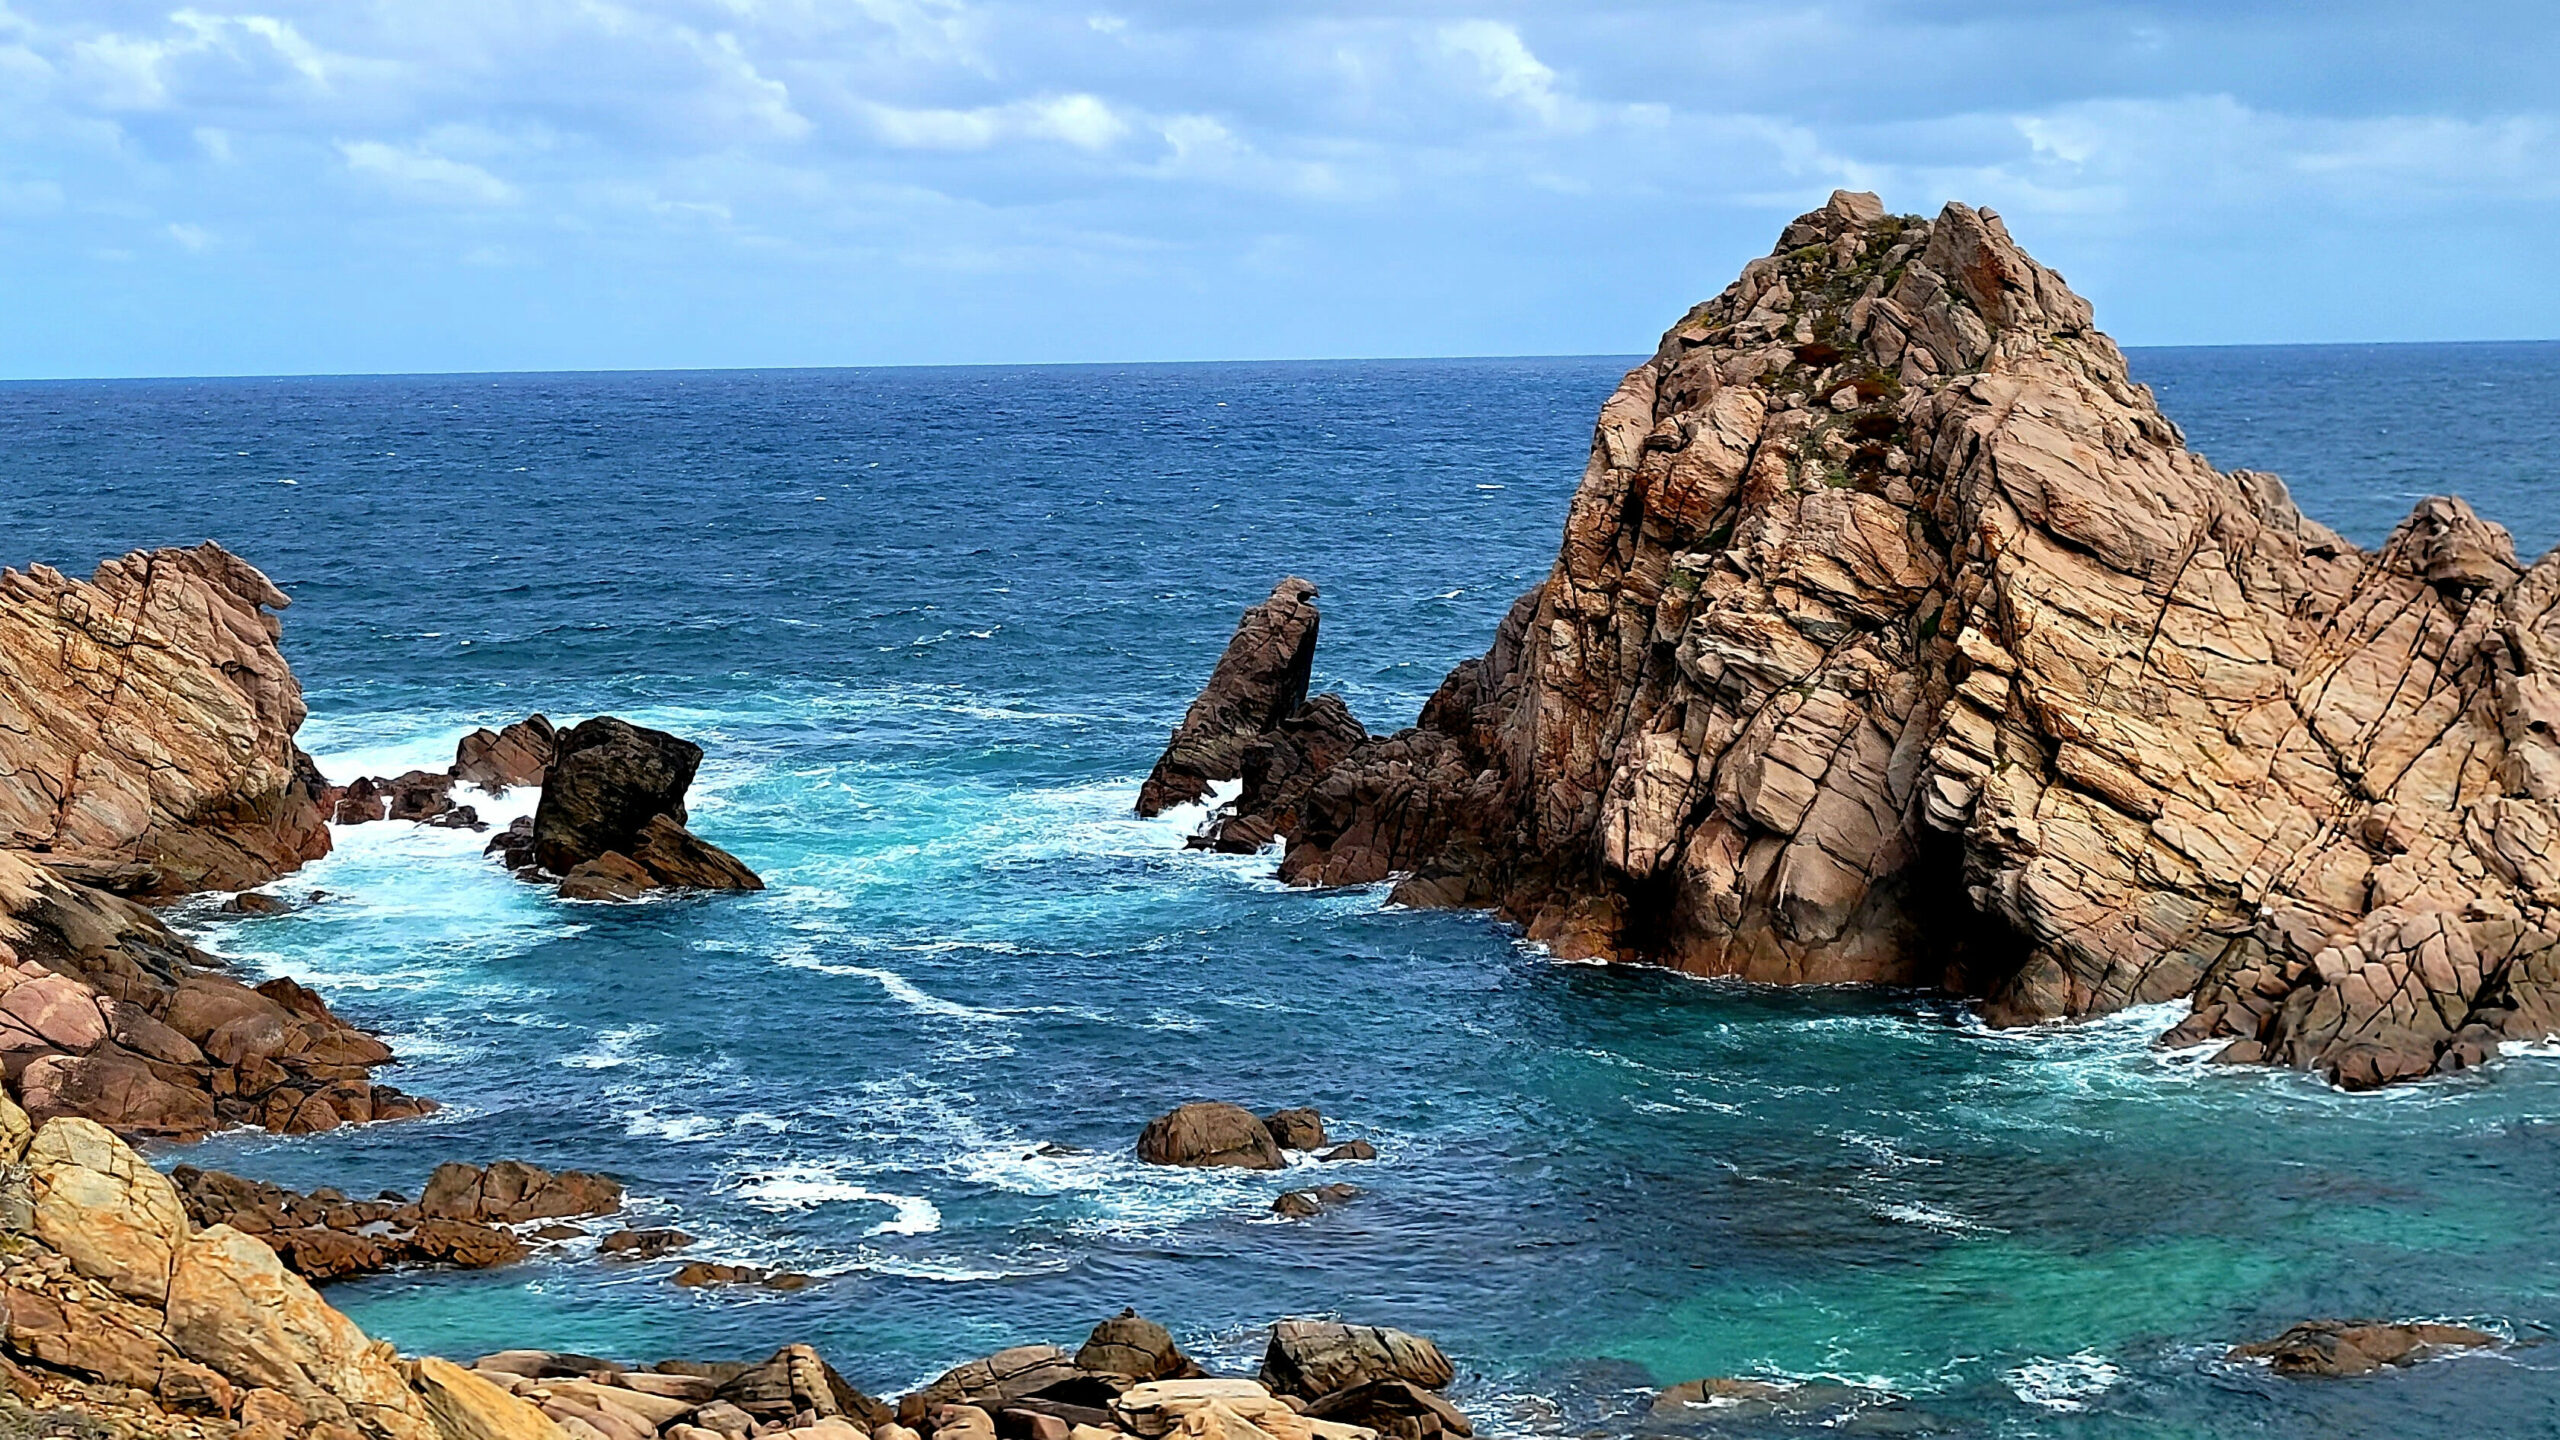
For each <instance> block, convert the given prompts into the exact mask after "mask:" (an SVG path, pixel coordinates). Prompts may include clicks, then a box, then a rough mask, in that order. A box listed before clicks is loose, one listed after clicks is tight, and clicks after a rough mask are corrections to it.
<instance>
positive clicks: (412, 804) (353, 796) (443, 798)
mask: <svg viewBox="0 0 2560 1440" xmlns="http://www.w3.org/2000/svg"><path fill="white" fill-rule="evenodd" d="M332 793H333V794H334V795H335V796H336V798H335V800H334V801H333V802H332V803H331V806H330V813H329V818H330V820H331V822H332V823H335V824H339V825H362V824H364V823H366V822H368V821H373V820H407V821H410V822H412V823H415V824H420V825H441V826H446V827H449V828H452V829H456V830H478V829H482V828H485V827H483V826H482V825H481V823H480V812H479V811H477V810H475V809H473V808H472V807H471V806H468V805H456V804H455V803H453V777H452V776H450V775H439V774H436V773H435V772H434V771H432V770H411V771H409V772H407V773H405V774H402V775H397V776H393V777H391V778H390V779H384V778H382V777H381V776H378V775H368V776H364V777H361V778H359V779H355V780H350V781H348V782H347V784H346V785H345V786H344V787H342V788H340V789H338V790H336V791H334V792H332Z"/></svg>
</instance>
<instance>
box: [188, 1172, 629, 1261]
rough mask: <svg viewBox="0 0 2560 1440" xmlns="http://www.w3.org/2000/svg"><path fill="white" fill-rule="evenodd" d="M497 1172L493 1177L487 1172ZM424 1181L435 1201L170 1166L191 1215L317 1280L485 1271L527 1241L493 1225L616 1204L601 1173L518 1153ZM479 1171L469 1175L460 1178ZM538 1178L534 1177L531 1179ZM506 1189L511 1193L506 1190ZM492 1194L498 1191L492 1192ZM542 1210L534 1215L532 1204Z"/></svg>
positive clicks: (521, 1251)
mask: <svg viewBox="0 0 2560 1440" xmlns="http://www.w3.org/2000/svg"><path fill="white" fill-rule="evenodd" d="M493 1174H494V1175H496V1176H497V1177H498V1178H497V1179H496V1180H494V1181H493V1180H491V1178H490V1176H491V1175H493ZM438 1175H439V1177H440V1178H442V1180H443V1181H444V1183H443V1185H442V1187H441V1188H440V1189H439V1188H437V1187H436V1186H435V1185H434V1183H433V1182H430V1189H431V1190H433V1191H434V1192H435V1193H434V1197H433V1198H434V1200H435V1206H436V1208H435V1209H434V1211H432V1212H431V1211H429V1210H428V1208H427V1206H426V1204H425V1203H424V1202H423V1201H422V1202H420V1203H415V1204H413V1203H410V1202H408V1201H404V1200H402V1199H400V1198H399V1197H398V1196H396V1195H384V1196H382V1197H380V1198H377V1199H373V1200H351V1199H349V1198H348V1197H346V1196H345V1195H342V1194H339V1193H338V1192H336V1191H334V1190H317V1191H314V1192H312V1193H311V1194H308V1195H305V1194H301V1193H299V1192H296V1191H293V1190H288V1189H286V1188H285V1187H283V1186H281V1185H271V1184H268V1183H266V1182H264V1181H258V1180H247V1179H243V1178H241V1177H240V1176H237V1175H226V1174H224V1173H223V1172H221V1171H219V1170H200V1169H197V1168H196V1167H195V1166H192V1165H181V1166H179V1167H177V1168H176V1169H175V1170H173V1171H171V1172H170V1175H169V1178H170V1179H171V1180H172V1181H174V1182H175V1183H176V1186H177V1194H178V1195H179V1197H180V1198H181V1199H182V1200H183V1201H184V1203H185V1206H186V1213H187V1217H188V1218H189V1219H190V1220H192V1221H194V1222H195V1223H196V1224H197V1225H199V1226H205V1227H210V1226H214V1225H228V1226H230V1227H231V1228H233V1229H235V1230H238V1231H240V1232H242V1233H243V1234H248V1235H255V1236H257V1237H258V1238H259V1239H261V1240H264V1241H265V1242H267V1245H268V1246H269V1247H270V1248H272V1249H273V1250H274V1251H275V1252H276V1255H277V1256H278V1258H280V1259H282V1260H283V1261H284V1263H285V1267H286V1268H287V1269H289V1270H291V1271H293V1272H294V1273H295V1274H297V1275H300V1276H301V1277H303V1278H304V1279H306V1280H309V1281H312V1282H314V1283H315V1284H317V1283H322V1282H326V1281H330V1280H340V1279H345V1278H346V1277H348V1276H351V1275H370V1274H375V1273H378V1272H380V1271H384V1270H391V1269H397V1268H401V1267H404V1266H413V1265H450V1266H453V1267H456V1268H458V1269H464V1270H485V1269H489V1268H491V1267H493V1266H498V1265H508V1264H513V1263H514V1262H516V1261H518V1260H521V1259H523V1258H524V1257H525V1255H526V1254H527V1253H528V1250H527V1247H526V1245H525V1242H524V1241H522V1240H520V1239H518V1238H517V1237H516V1236H515V1235H513V1234H511V1233H509V1232H507V1231H505V1230H502V1229H499V1228H497V1226H499V1225H501V1224H517V1223H522V1222H523V1221H526V1220H531V1219H547V1218H552V1217H553V1216H555V1215H557V1214H560V1213H581V1212H562V1211H560V1210H559V1209H558V1208H557V1207H558V1206H559V1205H561V1204H592V1205H597V1206H600V1207H602V1209H601V1210H599V1211H597V1212H594V1213H605V1212H608V1211H611V1210H614V1209H618V1208H619V1207H620V1204H621V1186H620V1185H619V1184H618V1183H616V1182H615V1181H613V1180H610V1179H608V1178H606V1177H604V1176H600V1175H589V1174H585V1173H583V1172H580V1171H564V1172H562V1173H561V1174H558V1175H554V1174H552V1173H551V1172H549V1171H545V1170H539V1169H536V1168H534V1167H532V1166H529V1165H524V1164H522V1163H521V1162H517V1161H501V1162H499V1164H497V1165H493V1166H491V1167H489V1169H488V1170H486V1171H482V1170H479V1169H477V1167H473V1166H447V1167H444V1168H443V1169H442V1170H440V1171H439V1172H438ZM473 1175H476V1176H478V1177H479V1178H478V1179H476V1180H469V1181H468V1183H466V1177H468V1176H473ZM535 1177H539V1178H535ZM510 1196H512V1197H513V1199H512V1200H510V1199H509V1198H508V1197H510ZM493 1197H494V1198H493ZM534 1211H540V1212H541V1213H540V1214H538V1215H537V1214H535V1213H533V1212H534Z"/></svg>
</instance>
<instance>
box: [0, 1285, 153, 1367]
mask: <svg viewBox="0 0 2560 1440" xmlns="http://www.w3.org/2000/svg"><path fill="white" fill-rule="evenodd" d="M123 1308H126V1309H130V1310H131V1317H132V1318H128V1316H127V1315H126V1314H124V1313H123V1312H122V1309H111V1308H108V1307H103V1306H96V1305H65V1304H62V1303H61V1302H59V1301H57V1300H55V1299H53V1298H52V1297H51V1296H48V1295H44V1294H41V1293H39V1292H37V1291H33V1290H18V1289H0V1335H4V1336H5V1338H6V1339H7V1341H8V1345H9V1349H10V1350H12V1351H14V1352H15V1353H17V1354H20V1355H24V1356H27V1357H29V1358H30V1359H34V1360H38V1361H42V1362H43V1363H44V1364H47V1365H52V1366H55V1367H57V1368H59V1369H63V1370H69V1371H73V1372H75V1373H77V1374H81V1375H86V1376H88V1377H90V1378H91V1379H95V1380H103V1381H106V1382H108V1383H109V1384H114V1385H134V1386H140V1387H143V1388H149V1387H151V1386H154V1385H157V1384H158V1383H159V1380H160V1372H161V1356H162V1347H161V1344H160V1339H159V1337H158V1336H157V1335H156V1334H154V1333H152V1332H151V1330H150V1329H149V1328H148V1325H149V1323H150V1322H152V1321H155V1320H156V1319H157V1318H158V1316H157V1314H156V1313H155V1312H152V1311H149V1310H145V1309H141V1308H139V1307H123ZM137 1321H138V1322H139V1323H136V1322H137Z"/></svg>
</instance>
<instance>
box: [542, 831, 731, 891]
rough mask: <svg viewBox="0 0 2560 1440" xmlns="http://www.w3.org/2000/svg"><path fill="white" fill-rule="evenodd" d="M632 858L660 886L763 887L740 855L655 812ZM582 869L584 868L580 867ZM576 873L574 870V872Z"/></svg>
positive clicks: (725, 888)
mask: <svg viewBox="0 0 2560 1440" xmlns="http://www.w3.org/2000/svg"><path fill="white" fill-rule="evenodd" d="M631 858H632V859H633V860H635V861H637V862H638V863H639V865H640V868H642V869H643V870H646V871H648V872H649V878H650V880H651V881H652V882H653V883H655V884H658V885H664V886H667V887H670V888H672V889H680V890H761V889H763V888H764V881H763V880H761V879H759V878H757V876H756V872H754V871H753V870H750V869H748V868H747V867H746V865H745V864H744V863H742V862H741V861H740V860H739V859H738V857H737V856H735V855H732V854H730V853H729V852H728V851H726V850H723V849H721V848H720V847H719V846H717V845H714V844H712V843H710V842H709V841H707V840H704V839H702V838H701V837H699V836H697V835H695V834H694V833H693V832H692V831H690V830H687V829H686V828H684V827H683V826H682V825H679V824H677V823H676V822H675V820H674V819H673V818H672V817H669V816H665V815H654V816H651V817H650V819H649V823H647V824H645V825H643V826H641V827H640V836H639V841H638V843H637V844H636V845H635V846H634V847H633V848H632V851H631ZM580 868H581V869H583V868H585V867H583V866H582V867H580ZM573 873H574V872H573Z"/></svg>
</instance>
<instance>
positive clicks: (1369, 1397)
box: [1306, 1380, 1476, 1440]
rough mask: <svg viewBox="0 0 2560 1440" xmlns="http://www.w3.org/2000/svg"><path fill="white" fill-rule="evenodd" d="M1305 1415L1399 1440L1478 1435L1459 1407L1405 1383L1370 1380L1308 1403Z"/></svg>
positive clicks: (1312, 1418)
mask: <svg viewBox="0 0 2560 1440" xmlns="http://www.w3.org/2000/svg"><path fill="white" fill-rule="evenodd" d="M1306 1413H1307V1418H1308V1419H1310V1420H1331V1421H1333V1422H1334V1423H1336V1424H1340V1425H1359V1426H1363V1427H1365V1428H1367V1429H1371V1430H1375V1431H1377V1432H1378V1433H1379V1434H1380V1435H1391V1436H1396V1437H1398V1440H1427V1437H1429V1436H1433V1435H1457V1436H1461V1437H1464V1436H1470V1435H1473V1434H1475V1433H1476V1432H1475V1426H1474V1425H1472V1424H1470V1423H1469V1422H1468V1420H1467V1417H1466V1416H1465V1414H1463V1413H1462V1412H1461V1411H1460V1410H1459V1409H1458V1407H1457V1406H1455V1405H1452V1404H1450V1403H1449V1402H1448V1401H1446V1400H1443V1399H1441V1398H1440V1397H1439V1396H1437V1395H1434V1394H1432V1393H1431V1392H1430V1391H1429V1390H1426V1389H1424V1388H1422V1387H1421V1386H1419V1385H1415V1384H1413V1383H1412V1382H1410V1381H1406V1380H1371V1381H1367V1382H1365V1383H1363V1384H1359V1385H1353V1386H1351V1387H1349V1388H1347V1389H1342V1390H1336V1391H1334V1392H1333V1393H1332V1394H1330V1395H1327V1396H1325V1397H1324V1398H1322V1399H1320V1400H1317V1401H1314V1402H1312V1403H1311V1404H1309V1405H1308V1406H1307V1412H1306Z"/></svg>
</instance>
